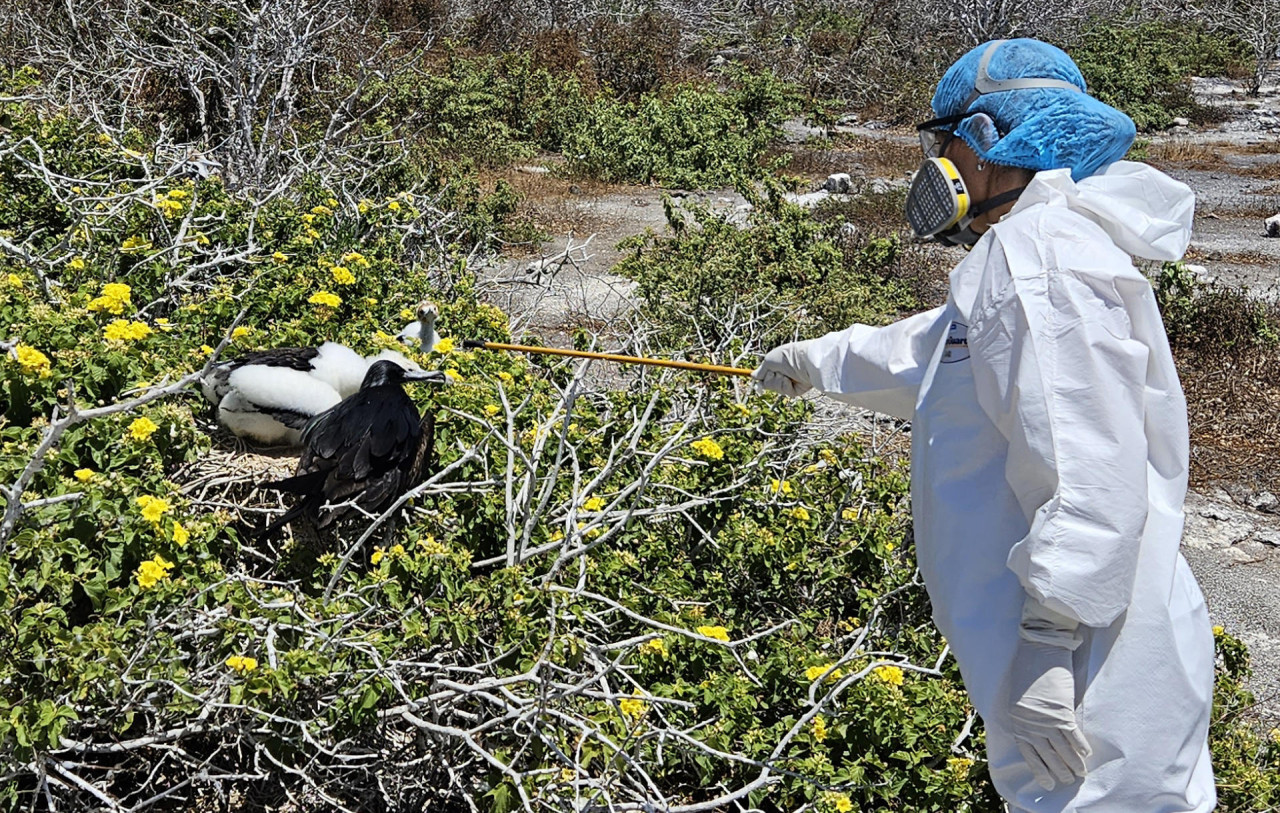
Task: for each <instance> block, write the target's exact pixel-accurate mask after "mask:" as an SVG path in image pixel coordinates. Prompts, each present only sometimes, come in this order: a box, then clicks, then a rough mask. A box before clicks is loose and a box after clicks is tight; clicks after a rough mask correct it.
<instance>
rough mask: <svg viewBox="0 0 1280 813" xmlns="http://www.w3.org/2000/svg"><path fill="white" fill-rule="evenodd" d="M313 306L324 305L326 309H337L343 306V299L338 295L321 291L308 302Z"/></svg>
mask: <svg viewBox="0 0 1280 813" xmlns="http://www.w3.org/2000/svg"><path fill="white" fill-rule="evenodd" d="M307 301H308V302H310V303H311V304H312V305H323V306H324V307H326V308H336V307H338V306H339V305H341V304H342V297H340V296H338V295H337V294H331V293H329V292H328V291H319V292H318V293H314V294H312V295H311V298H310V299H308V300H307Z"/></svg>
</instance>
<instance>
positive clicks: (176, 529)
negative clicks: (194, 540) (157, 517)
mask: <svg viewBox="0 0 1280 813" xmlns="http://www.w3.org/2000/svg"><path fill="white" fill-rule="evenodd" d="M190 539H191V532H190V531H188V530H187V529H186V528H183V527H182V523H181V522H178V521H177V520H176V519H175V520H174V521H173V543H174V544H175V545H177V546H178V547H180V548H185V547H186V546H187V542H188V541H189V540H190Z"/></svg>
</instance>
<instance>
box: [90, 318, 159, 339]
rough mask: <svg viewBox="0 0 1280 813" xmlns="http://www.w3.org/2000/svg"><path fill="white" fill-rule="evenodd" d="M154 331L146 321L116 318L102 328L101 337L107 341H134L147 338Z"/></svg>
mask: <svg viewBox="0 0 1280 813" xmlns="http://www.w3.org/2000/svg"><path fill="white" fill-rule="evenodd" d="M154 332H155V331H153V330H152V329H151V326H150V325H148V324H147V323H146V322H130V321H128V320H125V319H116V320H114V321H112V323H111V324H109V325H107V326H106V327H104V328H103V329H102V338H104V339H106V340H107V341H109V342H136V341H140V340H142V339H145V338H147V337H148V336H150V335H151V334H152V333H154Z"/></svg>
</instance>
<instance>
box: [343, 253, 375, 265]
mask: <svg viewBox="0 0 1280 813" xmlns="http://www.w3.org/2000/svg"><path fill="white" fill-rule="evenodd" d="M342 261H343V262H344V263H347V264H348V265H354V266H356V267H357V268H368V267H369V261H368V260H366V259H365V258H364V255H363V254H361V253H360V252H358V251H348V252H347V253H346V254H343V255H342Z"/></svg>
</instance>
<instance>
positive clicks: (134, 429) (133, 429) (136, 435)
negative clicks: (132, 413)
mask: <svg viewBox="0 0 1280 813" xmlns="http://www.w3.org/2000/svg"><path fill="white" fill-rule="evenodd" d="M159 428H160V427H158V426H156V424H155V422H154V421H152V420H151V419H150V418H148V417H145V416H144V417H141V418H138V419H136V420H135V421H134V422H133V423H131V424H129V435H130V436H132V437H133V439H134V440H146V439H147V438H149V437H151V436H152V435H153V434H154V433H155V431H156V430H157V429H159Z"/></svg>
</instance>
